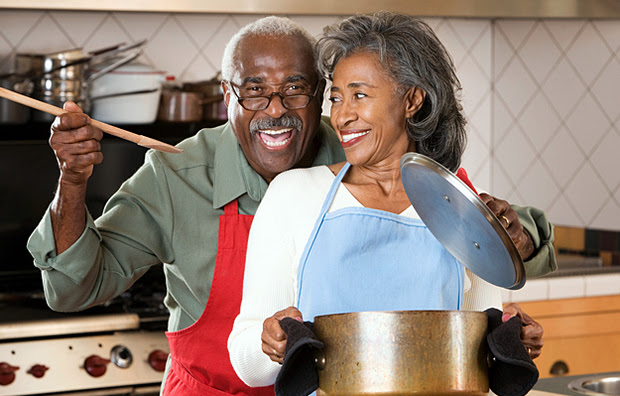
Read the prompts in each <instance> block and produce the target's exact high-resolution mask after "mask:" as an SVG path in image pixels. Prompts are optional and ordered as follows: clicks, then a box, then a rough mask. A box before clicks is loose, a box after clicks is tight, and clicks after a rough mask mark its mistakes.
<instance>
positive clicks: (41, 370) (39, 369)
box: [26, 364, 50, 378]
mask: <svg viewBox="0 0 620 396" xmlns="http://www.w3.org/2000/svg"><path fill="white" fill-rule="evenodd" d="M49 369H50V368H49V367H47V366H44V365H42V364H35V365H34V366H32V367H30V370H28V371H26V372H27V373H28V374H31V375H32V376H33V377H35V378H41V377H43V376H44V375H45V372H46V371H47V370H49Z"/></svg>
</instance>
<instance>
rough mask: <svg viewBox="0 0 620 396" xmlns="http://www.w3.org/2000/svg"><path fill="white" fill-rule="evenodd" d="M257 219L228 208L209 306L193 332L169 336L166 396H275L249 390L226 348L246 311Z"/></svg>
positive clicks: (270, 392) (269, 390) (222, 220)
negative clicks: (245, 276) (250, 238)
mask: <svg viewBox="0 0 620 396" xmlns="http://www.w3.org/2000/svg"><path fill="white" fill-rule="evenodd" d="M253 218H254V216H251V215H240V214H239V213H238V206H237V201H236V200H235V201H233V202H230V203H229V204H227V205H226V206H225V207H224V215H223V216H220V228H219V237H218V248H217V258H216V260H215V272H214V274H213V283H212V284H211V292H210V294H209V300H208V301H207V306H206V307H205V310H204V312H203V313H202V316H201V317H200V319H198V321H197V322H196V323H194V324H193V325H191V326H190V327H188V328H186V329H183V330H179V331H175V332H168V333H166V336H167V337H168V343H169V344H170V357H171V361H170V363H171V365H170V370H169V371H168V376H167V377H166V383H165V386H164V390H163V395H165V396H168V395H170V396H180V395H181V396H185V395H187V396H197V395H256V396H263V395H274V390H273V386H269V387H262V388H250V387H249V386H247V385H245V384H244V383H243V381H241V380H240V379H239V377H237V375H236V374H235V371H234V370H233V368H232V365H231V364H230V357H229V356H228V347H227V345H226V344H227V342H228V335H229V334H230V332H231V330H232V327H233V322H234V320H235V318H236V317H237V315H238V314H239V307H240V305H241V295H242V290H243V272H244V269H245V252H246V249H247V244H248V235H249V232H250V226H251V224H252V219H253Z"/></svg>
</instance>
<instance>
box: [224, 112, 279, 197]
mask: <svg viewBox="0 0 620 396" xmlns="http://www.w3.org/2000/svg"><path fill="white" fill-rule="evenodd" d="M213 166H214V175H215V180H214V181H213V190H214V191H213V208H221V207H223V206H224V205H226V204H227V203H229V202H231V201H232V200H234V199H236V198H239V197H240V196H242V195H243V194H248V195H249V196H250V198H252V200H254V201H256V202H260V200H261V199H262V198H263V195H265V191H266V190H267V182H266V181H265V180H264V179H263V178H262V177H261V176H260V175H259V174H258V173H256V171H255V170H254V169H253V168H252V167H251V166H250V164H248V161H247V160H246V159H245V156H244V155H243V151H242V150H241V146H239V142H238V141H237V137H236V136H235V133H234V132H233V130H232V127H231V126H230V124H229V123H226V125H225V126H224V130H223V131H222V134H221V135H220V138H219V141H218V143H217V148H216V150H215V161H214V165H213Z"/></svg>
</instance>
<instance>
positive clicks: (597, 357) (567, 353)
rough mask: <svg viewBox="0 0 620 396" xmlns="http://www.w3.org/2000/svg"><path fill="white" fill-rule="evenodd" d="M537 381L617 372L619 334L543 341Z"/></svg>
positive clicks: (619, 361) (537, 363)
mask: <svg viewBox="0 0 620 396" xmlns="http://www.w3.org/2000/svg"><path fill="white" fill-rule="evenodd" d="M544 342H545V345H544V347H543V351H542V354H541V355H540V357H539V358H538V359H536V360H534V363H536V366H537V367H538V371H539V372H540V378H548V377H556V376H558V375H581V374H592V373H604V372H609V371H620V334H604V335H596V336H582V337H567V338H556V339H545V340H544Z"/></svg>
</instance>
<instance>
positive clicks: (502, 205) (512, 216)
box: [480, 193, 534, 261]
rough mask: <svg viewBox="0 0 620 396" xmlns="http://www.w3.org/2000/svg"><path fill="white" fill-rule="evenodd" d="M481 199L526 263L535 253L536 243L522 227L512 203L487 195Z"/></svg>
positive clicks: (481, 196)
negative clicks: (506, 232)
mask: <svg viewBox="0 0 620 396" xmlns="http://www.w3.org/2000/svg"><path fill="white" fill-rule="evenodd" d="M480 199H482V202H484V203H485V204H486V205H487V206H488V207H489V209H491V212H493V214H494V215H495V216H496V217H497V218H498V219H499V222H500V223H501V224H502V225H503V226H504V228H505V229H506V231H508V235H510V239H512V241H513V242H514V243H515V246H516V247H517V250H518V251H519V254H520V255H521V258H522V259H523V260H524V261H525V260H527V259H529V258H530V257H531V256H532V254H533V253H534V242H533V241H532V237H531V236H530V234H529V233H528V232H527V230H526V229H525V228H523V226H522V225H521V222H520V221H519V216H518V215H517V212H515V210H514V209H513V208H512V207H511V206H510V203H508V201H504V200H503V199H499V198H495V197H493V196H491V195H489V194H486V193H481V194H480Z"/></svg>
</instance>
